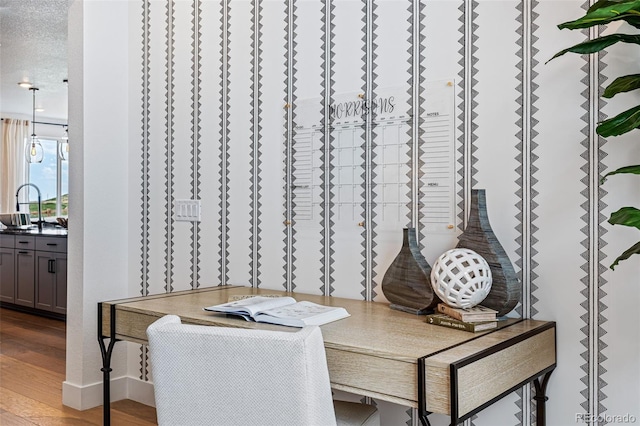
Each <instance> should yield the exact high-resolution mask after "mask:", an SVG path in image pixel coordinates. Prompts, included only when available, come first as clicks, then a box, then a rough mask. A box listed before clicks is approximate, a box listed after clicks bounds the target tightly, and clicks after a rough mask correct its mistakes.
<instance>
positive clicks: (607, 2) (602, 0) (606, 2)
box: [587, 0, 624, 13]
mask: <svg viewBox="0 0 640 426" xmlns="http://www.w3.org/2000/svg"><path fill="white" fill-rule="evenodd" d="M623 1H624V0H618V1H613V0H598V1H597V2H595V3H594V4H593V5H592V6H591V7H590V8H589V10H587V13H591V12H593V11H594V10H596V9H601V8H603V7H607V6H613V5H615V4H618V3H621V2H623Z"/></svg>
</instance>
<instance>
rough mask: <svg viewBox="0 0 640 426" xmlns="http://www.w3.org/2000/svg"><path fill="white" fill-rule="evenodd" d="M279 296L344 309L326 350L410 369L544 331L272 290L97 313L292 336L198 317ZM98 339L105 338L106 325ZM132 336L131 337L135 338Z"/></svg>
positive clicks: (145, 300)
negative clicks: (469, 325)
mask: <svg viewBox="0 0 640 426" xmlns="http://www.w3.org/2000/svg"><path fill="white" fill-rule="evenodd" d="M252 294H253V295H260V294H262V295H268V294H281V295H289V296H292V297H294V298H295V299H296V300H298V301H300V300H308V301H311V302H314V303H318V304H322V305H328V306H341V307H344V308H345V309H346V310H347V311H348V312H349V313H350V314H351V316H350V317H348V318H344V319H341V320H338V321H334V322H331V323H328V324H325V325H323V326H321V329H322V334H323V338H324V341H325V346H326V347H327V348H332V349H337V350H345V351H349V352H356V353H363V354H367V355H372V356H375V357H381V358H390V359H394V360H397V361H406V362H410V363H415V362H416V360H417V359H418V358H421V357H424V356H430V355H433V354H436V353H440V352H442V351H445V350H447V349H450V348H455V347H457V346H460V345H463V344H464V347H465V351H464V354H462V355H466V356H468V355H469V354H470V353H474V352H476V351H482V350H485V349H487V348H490V347H492V346H495V345H497V344H500V343H501V342H504V341H506V340H509V339H512V338H515V337H517V336H520V335H523V334H526V333H528V332H530V331H532V330H536V329H539V328H540V327H545V326H548V325H549V323H548V322H546V321H536V320H517V319H509V320H505V321H501V322H500V323H499V324H500V325H499V328H498V329H494V330H489V331H486V332H479V333H470V332H466V331H460V330H453V329H449V328H445V327H441V326H436V325H430V324H427V323H426V322H425V319H424V317H423V316H416V315H413V314H409V313H406V312H401V311H396V310H393V309H390V308H389V305H388V304H386V303H379V302H364V301H358V300H352V299H345V298H339V297H329V296H315V295H309V294H302V293H295V292H294V293H285V292H282V291H278V290H269V289H259V288H252V287H236V286H219V287H210V288H204V289H199V290H189V291H182V292H175V293H170V294H161V295H154V296H147V297H139V298H134V299H124V300H117V301H111V302H104V303H103V309H107V308H108V307H109V306H111V305H115V307H116V317H117V318H118V320H117V322H118V323H120V322H121V319H120V318H122V315H123V314H119V313H118V312H122V313H124V312H126V313H128V314H131V315H135V314H138V316H145V317H148V318H147V321H146V322H148V323H149V324H150V323H151V322H153V321H154V320H155V319H156V318H160V317H162V316H164V315H167V314H174V315H178V316H180V317H181V318H182V320H183V322H185V323H191V324H203V325H216V326H226V327H242V328H262V329H272V330H273V329H275V330H285V331H287V330H288V331H296V330H297V329H295V328H290V327H283V326H277V325H271V324H264V323H254V322H248V321H245V320H244V319H242V318H239V317H233V316H227V315H225V314H218V313H213V312H208V311H204V310H203V308H204V307H206V306H212V305H217V304H220V303H225V302H227V301H228V300H229V298H230V297H231V296H239V295H252ZM104 321H105V322H103V335H105V336H107V335H108V328H107V326H106V322H108V319H105V320H104ZM147 325H148V324H141V326H142V327H140V328H139V329H138V331H137V333H136V332H132V333H131V334H132V335H127V334H120V333H125V332H121V331H117V333H118V337H120V338H122V339H123V340H130V339H131V340H141V341H144V340H145V338H144V337H145V336H144V335H143V334H142V330H143V329H146V326H147ZM135 334H137V335H135Z"/></svg>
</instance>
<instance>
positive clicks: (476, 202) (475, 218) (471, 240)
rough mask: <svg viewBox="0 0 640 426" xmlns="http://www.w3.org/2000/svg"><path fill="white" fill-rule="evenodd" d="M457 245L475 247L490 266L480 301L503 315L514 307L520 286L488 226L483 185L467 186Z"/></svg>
mask: <svg viewBox="0 0 640 426" xmlns="http://www.w3.org/2000/svg"><path fill="white" fill-rule="evenodd" d="M457 247H459V248H467V249H470V250H473V251H475V252H476V253H478V254H479V255H480V256H482V257H483V258H484V259H485V260H486V261H487V263H488V264H489V267H490V268H491V275H492V277H493V281H492V283H491V291H490V292H489V295H488V296H487V297H486V299H484V300H483V301H482V303H481V305H482V306H486V307H487V308H490V309H495V310H496V311H498V315H505V314H507V313H509V312H510V311H511V310H512V309H513V308H515V306H516V305H517V304H518V301H519V300H520V295H521V292H522V286H521V284H520V281H519V280H518V277H517V275H516V272H515V270H514V269H513V265H512V264H511V261H510V260H509V257H508V256H507V253H506V252H505V251H504V248H503V247H502V245H501V244H500V242H499V241H498V238H497V237H496V235H495V234H494V233H493V230H492V229H491V224H490V223H489V216H488V214H487V199H486V196H485V191H484V189H472V190H471V210H470V212H469V222H468V223H467V227H466V228H465V230H464V232H463V233H462V235H460V237H459V239H458V245H457Z"/></svg>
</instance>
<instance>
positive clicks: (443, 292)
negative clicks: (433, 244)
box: [431, 248, 491, 308]
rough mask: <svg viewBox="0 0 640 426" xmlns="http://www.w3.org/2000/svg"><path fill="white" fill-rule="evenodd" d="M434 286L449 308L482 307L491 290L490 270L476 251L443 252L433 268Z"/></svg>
mask: <svg viewBox="0 0 640 426" xmlns="http://www.w3.org/2000/svg"><path fill="white" fill-rule="evenodd" d="M431 285H432V286H433V290H434V291H435V292H436V294H437V295H438V297H440V299H442V301H443V302H445V303H446V304H447V305H449V306H455V307H457V308H470V307H472V306H475V305H478V304H480V303H481V302H482V301H483V300H484V299H485V297H487V295H488V294H489V291H490V290H491V269H489V264H488V263H487V261H486V260H485V259H484V258H483V257H482V256H480V255H479V254H478V253H476V252H475V251H473V250H469V249H465V248H455V249H451V250H448V251H446V252H444V253H443V254H442V255H441V256H440V257H439V258H438V260H436V262H435V263H434V264H433V267H432V268H431Z"/></svg>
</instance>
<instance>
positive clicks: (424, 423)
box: [418, 411, 431, 426]
mask: <svg viewBox="0 0 640 426" xmlns="http://www.w3.org/2000/svg"><path fill="white" fill-rule="evenodd" d="M429 414H431V412H430V411H420V412H418V416H419V418H420V423H422V426H431V423H429V419H428V418H427V416H428V415H429Z"/></svg>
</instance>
